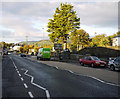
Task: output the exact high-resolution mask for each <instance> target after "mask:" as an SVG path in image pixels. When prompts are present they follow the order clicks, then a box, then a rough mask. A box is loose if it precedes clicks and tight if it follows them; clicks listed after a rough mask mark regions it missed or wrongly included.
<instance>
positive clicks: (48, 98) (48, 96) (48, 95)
mask: <svg viewBox="0 0 120 99" xmlns="http://www.w3.org/2000/svg"><path fill="white" fill-rule="evenodd" d="M45 92H46V95H47V99H50V94H49V91H48V90H46V91H45Z"/></svg>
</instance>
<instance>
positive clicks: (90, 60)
mask: <svg viewBox="0 0 120 99" xmlns="http://www.w3.org/2000/svg"><path fill="white" fill-rule="evenodd" d="M79 63H80V64H81V65H82V66H83V65H84V64H87V65H91V66H92V67H97V66H102V67H105V66H106V62H104V61H101V60H100V59H99V58H98V57H96V56H85V57H84V58H82V59H79Z"/></svg>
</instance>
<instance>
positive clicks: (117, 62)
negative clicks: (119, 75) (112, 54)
mask: <svg viewBox="0 0 120 99" xmlns="http://www.w3.org/2000/svg"><path fill="white" fill-rule="evenodd" d="M108 68H110V70H120V57H117V58H114V59H112V58H109V62H108Z"/></svg>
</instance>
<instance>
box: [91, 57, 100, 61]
mask: <svg viewBox="0 0 120 99" xmlns="http://www.w3.org/2000/svg"><path fill="white" fill-rule="evenodd" d="M91 58H92V60H98V61H99V60H100V59H99V58H98V57H95V56H92V57H91Z"/></svg>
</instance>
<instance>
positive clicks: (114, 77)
mask: <svg viewBox="0 0 120 99" xmlns="http://www.w3.org/2000/svg"><path fill="white" fill-rule="evenodd" d="M29 59H31V60H35V61H37V62H40V63H44V64H47V65H49V66H54V67H56V66H57V67H58V68H60V69H64V70H69V71H72V72H74V73H76V74H81V75H85V76H89V77H93V78H94V77H95V78H97V79H100V80H103V81H106V82H110V83H114V84H117V85H120V83H118V82H119V81H118V76H120V72H117V71H109V70H105V69H104V70H102V69H95V68H90V67H84V66H80V65H79V66H78V65H77V64H71V63H64V62H58V61H41V60H37V58H36V56H32V57H29Z"/></svg>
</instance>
